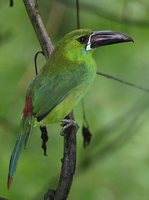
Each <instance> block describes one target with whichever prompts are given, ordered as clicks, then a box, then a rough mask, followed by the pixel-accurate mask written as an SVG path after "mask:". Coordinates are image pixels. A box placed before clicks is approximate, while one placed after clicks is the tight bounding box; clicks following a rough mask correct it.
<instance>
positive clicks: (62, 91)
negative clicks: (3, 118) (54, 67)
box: [29, 68, 81, 121]
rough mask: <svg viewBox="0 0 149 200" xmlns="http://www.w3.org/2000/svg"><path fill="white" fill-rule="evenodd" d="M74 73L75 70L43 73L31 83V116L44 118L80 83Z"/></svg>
mask: <svg viewBox="0 0 149 200" xmlns="http://www.w3.org/2000/svg"><path fill="white" fill-rule="evenodd" d="M63 69H64V68H63ZM75 72H76V70H75V68H72V69H69V70H63V71H60V72H58V73H56V72H55V73H53V71H52V73H50V72H49V73H48V74H45V73H44V71H43V73H41V74H40V75H39V76H38V77H37V78H36V79H35V80H34V81H33V82H32V84H31V85H30V87H29V91H31V93H32V103H33V114H34V116H35V117H37V118H39V119H42V118H44V117H45V116H46V114H48V113H49V112H50V111H51V110H52V109H53V108H55V107H56V106H57V105H58V104H59V103H60V102H61V101H62V100H63V99H64V98H65V97H66V96H67V94H68V92H69V91H71V90H72V89H73V88H75V87H76V86H77V85H79V84H80V83H81V79H79V77H78V76H77V74H76V73H75ZM42 77H44V78H42ZM39 121H40V120H39Z"/></svg>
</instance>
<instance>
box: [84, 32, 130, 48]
mask: <svg viewBox="0 0 149 200" xmlns="http://www.w3.org/2000/svg"><path fill="white" fill-rule="evenodd" d="M121 42H133V39H132V38H131V37H130V36H128V35H126V34H123V33H119V32H113V31H95V32H93V33H92V34H91V35H90V37H89V41H88V44H87V46H86V50H91V49H94V48H96V47H100V46H105V45H110V44H116V43H121Z"/></svg>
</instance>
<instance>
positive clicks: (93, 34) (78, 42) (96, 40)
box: [59, 29, 133, 52]
mask: <svg viewBox="0 0 149 200" xmlns="http://www.w3.org/2000/svg"><path fill="white" fill-rule="evenodd" d="M132 41H133V39H132V38H131V37H130V36H128V35H126V34H123V33H119V32H115V31H92V30H90V29H78V30H75V31H72V32H70V33H68V34H66V35H65V36H64V37H63V38H62V40H61V41H60V43H59V44H61V46H63V48H64V49H65V50H67V51H70V52H73V51H78V52H80V51H79V50H81V51H83V52H92V51H91V50H93V49H95V48H97V47H101V46H105V45H110V44H115V43H122V42H132Z"/></svg>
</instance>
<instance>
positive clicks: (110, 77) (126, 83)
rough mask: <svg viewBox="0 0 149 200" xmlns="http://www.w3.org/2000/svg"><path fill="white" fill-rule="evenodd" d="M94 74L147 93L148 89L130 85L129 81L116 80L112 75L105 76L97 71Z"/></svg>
mask: <svg viewBox="0 0 149 200" xmlns="http://www.w3.org/2000/svg"><path fill="white" fill-rule="evenodd" d="M96 74H97V75H101V76H104V77H106V78H109V79H113V80H115V81H118V82H120V83H122V84H125V85H129V86H130V87H133V88H136V89H138V90H141V91H144V92H149V89H148V88H145V87H143V86H140V85H137V84H134V83H131V82H129V81H125V80H122V79H120V78H117V77H115V76H112V75H109V74H105V73H103V72H99V71H98V72H96Z"/></svg>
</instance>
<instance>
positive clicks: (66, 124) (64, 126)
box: [60, 119, 78, 136]
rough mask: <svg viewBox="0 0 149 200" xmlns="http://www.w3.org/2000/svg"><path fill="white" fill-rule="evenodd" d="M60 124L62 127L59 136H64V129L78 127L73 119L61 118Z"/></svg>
mask: <svg viewBox="0 0 149 200" xmlns="http://www.w3.org/2000/svg"><path fill="white" fill-rule="evenodd" d="M61 126H62V129H61V132H60V135H61V136H64V133H65V131H66V130H67V129H68V128H70V127H72V126H74V127H76V128H78V124H77V122H76V121H74V120H73V119H63V120H62V122H61Z"/></svg>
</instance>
